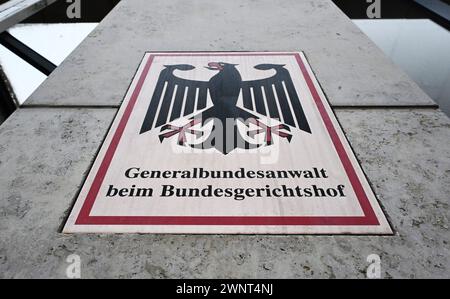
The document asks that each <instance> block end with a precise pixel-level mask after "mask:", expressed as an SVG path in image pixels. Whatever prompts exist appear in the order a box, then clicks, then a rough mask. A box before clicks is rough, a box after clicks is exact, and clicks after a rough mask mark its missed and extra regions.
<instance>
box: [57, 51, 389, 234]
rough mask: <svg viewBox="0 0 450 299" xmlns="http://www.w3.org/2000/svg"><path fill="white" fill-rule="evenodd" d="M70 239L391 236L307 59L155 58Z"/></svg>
mask: <svg viewBox="0 0 450 299" xmlns="http://www.w3.org/2000/svg"><path fill="white" fill-rule="evenodd" d="M64 232H65V233H83V232H86V233H91V232H99V233H104V232H106V233H125V232H129V233H197V234H218V233H223V234H391V233H392V231H391V228H390V226H389V224H388V222H387V220H386V218H385V216H384V214H383V212H382V210H381V208H380V206H379V204H378V202H377V200H376V198H375V195H374V193H373V191H372V190H371V188H370V186H369V184H368V182H367V179H366V177H365V176H364V174H363V172H362V170H361V168H360V166H359V164H358V162H357V160H356V158H355V156H354V154H353V152H352V150H351V148H350V146H349V144H348V142H347V140H346V138H345V136H344V134H343V132H342V130H341V128H340V126H339V124H338V122H337V120H336V118H335V116H334V114H333V112H332V110H331V108H330V106H329V104H328V102H327V100H326V98H325V96H324V94H323V92H322V91H321V89H320V87H319V84H318V82H317V80H316V79H315V77H314V75H313V72H312V70H311V68H310V67H309V65H308V63H307V61H306V58H305V56H304V55H303V53H296V52H295V53H285V52H282V53H272V52H258V53H256V52H227V53H217V52H214V53H212V52H208V53H197V52H196V53H147V54H146V55H145V57H144V59H143V62H142V64H141V66H140V67H139V69H138V71H137V74H136V76H135V78H134V80H133V82H132V84H131V86H130V89H129V91H128V93H127V95H126V97H125V99H124V101H123V104H122V106H121V108H120V110H119V112H118V114H117V117H116V119H115V120H114V122H113V124H112V127H111V129H110V132H109V134H108V136H107V137H106V139H105V142H104V144H103V146H102V148H101V150H100V152H99V154H98V156H97V159H96V160H95V162H94V164H93V166H92V169H91V170H90V173H89V175H88V177H87V179H86V181H85V183H84V186H83V187H82V189H81V191H80V194H79V196H78V199H77V201H76V203H75V206H74V208H73V210H72V212H71V215H70V217H69V219H68V221H67V223H66V226H65V228H64Z"/></svg>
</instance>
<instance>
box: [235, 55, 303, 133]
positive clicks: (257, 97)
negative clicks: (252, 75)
mask: <svg viewBox="0 0 450 299" xmlns="http://www.w3.org/2000/svg"><path fill="white" fill-rule="evenodd" d="M255 69H257V70H271V69H274V70H275V71H276V73H275V75H273V76H272V77H269V78H266V79H260V80H252V81H242V100H243V105H244V108H246V109H248V110H251V111H256V112H257V113H259V114H261V115H264V116H267V117H270V118H275V119H278V120H280V121H282V122H284V123H285V124H287V125H289V126H291V127H298V128H299V129H300V130H302V131H305V132H308V133H311V128H310V126H309V124H308V121H307V119H306V115H305V113H304V111H303V107H302V105H301V102H300V99H299V97H298V94H297V92H296V90H295V87H294V83H293V82H292V79H291V75H290V74H289V71H288V70H287V69H285V68H284V65H279V64H259V65H257V66H255ZM263 94H264V95H265V98H264V96H263ZM275 97H276V98H277V99H278V103H279V105H277V101H276V98H275ZM253 99H254V101H253ZM265 102H266V103H267V108H266V104H265ZM291 107H292V109H291Z"/></svg>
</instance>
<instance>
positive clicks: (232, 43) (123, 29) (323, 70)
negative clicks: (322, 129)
mask: <svg viewBox="0 0 450 299" xmlns="http://www.w3.org/2000/svg"><path fill="white" fill-rule="evenodd" d="M299 50H303V51H304V52H305V54H306V55H307V57H308V59H309V61H310V63H311V65H312V68H313V70H314V71H315V72H316V74H317V77H318V79H319V81H320V82H321V84H322V86H323V88H324V90H325V93H326V94H327V95H328V97H329V99H330V101H331V104H332V105H335V106H336V105H343V106H365V105H369V106H377V105H389V106H403V105H435V103H434V102H433V101H432V100H431V99H430V98H429V97H428V96H427V95H426V94H425V93H424V92H423V91H422V90H421V89H420V88H419V87H418V86H417V85H416V84H415V83H414V82H413V81H412V80H411V79H410V78H409V77H408V76H407V75H406V74H405V73H404V72H403V71H401V70H399V69H398V68H397V67H396V66H394V65H393V63H392V62H391V61H389V60H388V58H386V56H384V54H383V53H382V52H381V50H380V49H378V48H377V47H376V46H375V45H374V44H373V43H372V42H371V41H370V40H369V38H368V37H367V36H365V35H364V34H363V33H362V32H361V31H360V30H359V29H358V28H357V27H356V26H355V25H354V24H353V23H352V22H351V21H350V20H349V19H348V18H347V17H346V16H345V15H344V14H343V13H342V12H341V11H340V10H339V9H338V8H337V7H336V6H335V5H334V4H333V3H332V2H331V0H314V1H312V0H262V1H240V0H227V1H209V0H192V1H183V0H155V1H147V0H124V1H122V2H121V3H119V4H118V5H117V6H116V8H115V9H114V10H113V11H112V12H111V13H110V14H109V15H108V16H107V17H106V18H105V20H103V22H102V23H101V24H100V25H99V26H98V27H97V28H96V29H95V30H94V31H93V32H92V33H91V34H90V35H89V36H88V38H87V39H86V40H85V41H84V42H83V43H82V44H81V45H80V46H79V47H78V48H77V49H76V50H75V51H74V52H73V53H72V54H71V55H70V56H69V57H68V58H67V59H66V60H65V61H64V62H63V63H62V65H61V66H60V67H59V68H58V69H57V70H56V71H55V72H54V73H53V74H52V75H51V76H50V77H49V79H48V80H47V81H45V82H44V83H43V84H42V86H41V87H40V88H39V89H38V90H37V91H36V92H35V93H34V94H33V95H32V96H31V97H30V98H29V99H28V101H26V103H25V105H87V106H96V105H105V106H117V105H118V104H119V103H120V102H121V101H122V99H123V96H124V94H125V92H126V90H127V87H128V85H129V84H130V82H131V80H132V77H133V75H134V72H135V71H136V69H137V67H138V65H139V62H140V60H141V58H142V57H143V55H144V52H145V51H299Z"/></svg>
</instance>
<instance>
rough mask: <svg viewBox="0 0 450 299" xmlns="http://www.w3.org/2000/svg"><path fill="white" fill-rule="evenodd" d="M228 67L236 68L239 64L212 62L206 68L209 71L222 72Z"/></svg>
mask: <svg viewBox="0 0 450 299" xmlns="http://www.w3.org/2000/svg"><path fill="white" fill-rule="evenodd" d="M227 66H228V67H230V66H231V67H235V66H237V64H232V63H226V62H210V63H208V66H205V68H207V69H208V70H212V71H221V70H223V69H224V68H225V67H227Z"/></svg>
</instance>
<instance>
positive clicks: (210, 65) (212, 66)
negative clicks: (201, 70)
mask: <svg viewBox="0 0 450 299" xmlns="http://www.w3.org/2000/svg"><path fill="white" fill-rule="evenodd" d="M208 66H209V67H210V68H213V69H217V70H221V69H223V67H222V66H221V65H220V64H219V63H217V62H210V63H208Z"/></svg>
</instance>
